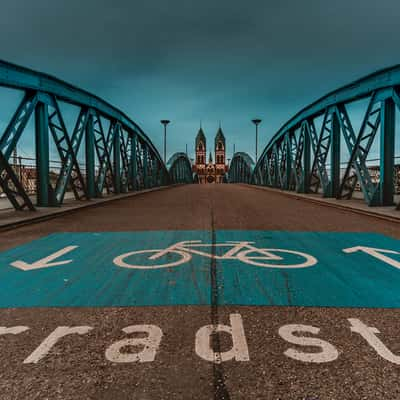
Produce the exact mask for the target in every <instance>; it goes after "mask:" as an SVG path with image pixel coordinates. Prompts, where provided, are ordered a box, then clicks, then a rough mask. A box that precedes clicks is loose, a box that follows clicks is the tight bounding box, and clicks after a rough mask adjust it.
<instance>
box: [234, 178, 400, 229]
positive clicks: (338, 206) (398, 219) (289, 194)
mask: <svg viewBox="0 0 400 400" xmlns="http://www.w3.org/2000/svg"><path fill="white" fill-rule="evenodd" d="M241 185H243V186H246V187H251V188H254V189H258V190H264V191H267V192H272V193H276V194H280V195H282V196H286V197H291V198H294V199H296V200H303V201H306V202H309V203H315V204H319V205H322V206H326V207H332V208H336V209H338V210H343V211H348V212H353V213H355V214H362V215H367V216H369V217H373V218H378V219H383V220H385V221H390V222H395V223H398V224H400V212H399V216H398V217H391V216H390V215H384V214H380V213H376V212H373V211H368V210H362V209H360V208H356V207H353V206H350V205H343V204H334V203H328V202H326V201H324V200H319V199H314V198H309V197H306V196H299V195H298V194H297V193H293V192H287V191H283V190H280V189H274V188H270V187H266V186H256V185H250V184H244V183H242V184H241Z"/></svg>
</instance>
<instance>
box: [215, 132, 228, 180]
mask: <svg viewBox="0 0 400 400" xmlns="http://www.w3.org/2000/svg"><path fill="white" fill-rule="evenodd" d="M225 160H226V150H225V136H224V133H223V132H222V129H221V126H220V127H219V129H218V131H217V134H216V135H215V170H216V174H217V177H218V178H217V183H222V182H223V178H224V175H225V172H226V165H225Z"/></svg>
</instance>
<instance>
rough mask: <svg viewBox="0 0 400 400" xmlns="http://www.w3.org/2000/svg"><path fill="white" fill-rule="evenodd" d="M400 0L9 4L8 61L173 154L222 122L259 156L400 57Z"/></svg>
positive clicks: (0, 31)
mask: <svg viewBox="0 0 400 400" xmlns="http://www.w3.org/2000/svg"><path fill="white" fill-rule="evenodd" d="M399 17H400V3H399V2H398V0H382V1H379V2H377V1H376V0H363V1H362V2H360V1H359V0H346V1H345V0H337V1H335V2H328V1H321V0H304V1H295V0H292V1H289V0H281V1H277V0H275V1H272V0H262V1H236V0H229V1H228V0H218V1H215V0H203V1H201V2H200V1H192V0H182V1H178V0H168V1H161V0H147V1H141V2H138V1H132V0H131V1H128V0H115V1H113V2H110V1H109V0H79V1H77V0H69V1H64V0H36V1H29V0H24V1H23V0H3V1H2V3H1V13H0V37H1V38H2V40H1V41H0V50H1V57H2V58H3V59H6V60H9V61H13V62H16V63H20V64H23V65H27V66H30V67H33V68H36V69H39V70H43V71H46V72H49V73H52V74H55V75H57V76H59V77H61V78H63V79H66V80H68V81H70V82H72V83H75V84H78V85H79V86H82V87H84V88H86V89H89V90H91V91H93V92H95V93H96V94H99V95H100V96H102V97H104V98H106V99H108V100H110V101H111V102H112V103H114V104H115V105H117V106H119V107H120V108H122V109H123V110H125V111H126V112H128V114H130V115H132V117H133V118H135V119H136V120H137V121H138V122H139V123H140V124H141V125H142V126H143V127H144V128H145V130H146V131H148V133H149V135H150V136H151V137H152V138H153V139H154V142H155V144H156V145H158V146H160V145H161V132H162V131H161V126H160V125H159V119H160V118H161V117H168V118H170V119H171V120H172V121H173V123H172V124H171V125H170V127H169V145H170V147H169V150H170V151H171V152H173V151H176V150H183V149H184V147H185V144H186V143H188V144H190V145H191V144H192V141H193V138H194V135H195V132H196V130H197V128H198V124H199V120H200V119H202V120H203V121H204V126H205V129H206V133H207V134H208V136H209V137H211V135H212V134H214V133H215V131H216V129H217V127H218V121H219V120H222V124H223V128H224V129H225V131H226V136H227V140H228V143H230V146H231V144H232V143H233V142H235V143H236V148H237V149H241V150H245V151H251V152H252V151H253V147H254V146H253V136H252V135H253V127H252V125H251V123H250V122H249V120H250V119H251V117H253V116H255V115H258V116H260V117H261V118H263V119H264V122H263V124H262V125H261V136H262V141H263V144H265V143H266V141H267V139H268V138H269V137H270V136H271V135H272V134H273V132H274V131H275V130H277V129H278V128H279V126H280V125H281V124H283V123H284V122H285V120H286V119H288V118H289V117H290V116H291V115H293V114H294V113H295V112H296V111H297V110H298V109H299V108H302V107H303V106H305V105H306V104H307V103H309V102H311V101H313V100H314V99H315V98H316V97H319V96H321V95H323V94H324V93H325V92H327V91H328V90H331V89H334V88H335V87H337V86H338V85H341V84H344V83H347V82H349V81H350V80H352V79H355V78H357V77H359V76H362V75H363V74H367V73H369V72H372V71H373V70H375V69H378V68H381V67H385V66H388V65H391V64H395V63H397V62H398V60H399V56H398V55H397V42H398V37H399V33H400V28H399V24H398V21H399Z"/></svg>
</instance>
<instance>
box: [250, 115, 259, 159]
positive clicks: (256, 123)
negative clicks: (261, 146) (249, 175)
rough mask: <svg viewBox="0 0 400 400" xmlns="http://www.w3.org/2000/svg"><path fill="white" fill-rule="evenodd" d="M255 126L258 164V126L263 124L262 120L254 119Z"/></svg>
mask: <svg viewBox="0 0 400 400" xmlns="http://www.w3.org/2000/svg"><path fill="white" fill-rule="evenodd" d="M252 122H253V124H254V125H255V126H256V163H257V154H258V125H259V124H260V122H261V119H258V118H254V119H252Z"/></svg>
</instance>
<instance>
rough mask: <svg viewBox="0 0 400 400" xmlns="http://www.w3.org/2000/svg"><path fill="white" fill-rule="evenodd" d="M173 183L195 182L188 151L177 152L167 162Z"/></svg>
mask: <svg viewBox="0 0 400 400" xmlns="http://www.w3.org/2000/svg"><path fill="white" fill-rule="evenodd" d="M167 167H168V171H169V177H170V182H171V183H175V184H176V183H181V184H184V183H185V184H189V183H193V182H194V177H193V170H192V163H191V162H190V160H189V157H188V156H187V154H186V153H175V154H174V155H173V156H172V157H171V158H170V159H169V160H168V163H167Z"/></svg>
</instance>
